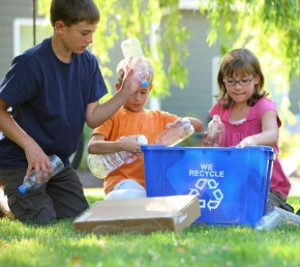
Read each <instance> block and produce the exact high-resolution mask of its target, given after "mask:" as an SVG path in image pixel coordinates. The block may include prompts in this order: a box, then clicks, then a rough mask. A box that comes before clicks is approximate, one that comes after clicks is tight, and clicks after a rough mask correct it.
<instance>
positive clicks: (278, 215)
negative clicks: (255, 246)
mask: <svg viewBox="0 0 300 267" xmlns="http://www.w3.org/2000/svg"><path fill="white" fill-rule="evenodd" d="M283 224H294V225H299V224H300V216H299V215H296V214H294V213H292V212H289V211H286V210H283V209H281V208H278V207H273V209H271V210H269V212H267V214H266V215H265V216H263V217H262V218H261V219H260V221H259V222H258V223H257V225H256V226H255V230H257V231H263V230H265V231H269V230H273V229H275V228H277V227H279V226H281V225H283Z"/></svg>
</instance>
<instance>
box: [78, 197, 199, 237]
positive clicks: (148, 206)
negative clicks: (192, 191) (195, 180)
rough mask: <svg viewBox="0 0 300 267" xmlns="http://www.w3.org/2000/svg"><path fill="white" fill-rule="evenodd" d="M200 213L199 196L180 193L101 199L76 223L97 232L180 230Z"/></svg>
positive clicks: (86, 229) (82, 229)
mask: <svg viewBox="0 0 300 267" xmlns="http://www.w3.org/2000/svg"><path fill="white" fill-rule="evenodd" d="M199 216H200V206H199V201H198V198H197V196H191V195H179V196H167V197H150V198H135V199H117V200H105V201H98V202H96V203H95V204H94V205H93V206H91V207H90V208H89V209H88V210H86V211H85V212H83V213H82V214H81V215H80V216H78V217H77V218H75V220H74V222H73V226H74V229H76V230H78V231H81V232H93V233H95V234H113V233H122V232H133V233H151V232H154V231H174V232H180V231H182V230H184V229H185V228H186V227H188V226H190V225H191V224H192V223H193V222H194V221H195V220H196V219H197V218H198V217H199Z"/></svg>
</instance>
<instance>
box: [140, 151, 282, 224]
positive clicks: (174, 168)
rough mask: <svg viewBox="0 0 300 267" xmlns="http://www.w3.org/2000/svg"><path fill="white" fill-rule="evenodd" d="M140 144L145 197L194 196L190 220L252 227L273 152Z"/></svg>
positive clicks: (261, 207)
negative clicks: (195, 202) (196, 212)
mask: <svg viewBox="0 0 300 267" xmlns="http://www.w3.org/2000/svg"><path fill="white" fill-rule="evenodd" d="M141 148H142V151H143V155H144V165H145V179H146V190H147V196H148V197H155V196H170V195H183V194H189V195H197V196H198V199H199V205H200V212H201V215H200V217H199V218H198V219H197V220H196V221H195V223H204V224H207V225H212V224H214V225H249V226H252V227H254V226H255V224H256V223H257V222H258V221H259V220H260V219H261V217H262V216H263V215H264V214H265V211H266V206H267V197H268V192H269V184H270V177H271V173H272V167H273V161H274V159H275V155H276V152H275V150H273V149H272V148H271V147H268V146H249V147H244V148H236V147H228V148H212V147H206V148H203V147H166V146H162V145H146V146H142V147H141Z"/></svg>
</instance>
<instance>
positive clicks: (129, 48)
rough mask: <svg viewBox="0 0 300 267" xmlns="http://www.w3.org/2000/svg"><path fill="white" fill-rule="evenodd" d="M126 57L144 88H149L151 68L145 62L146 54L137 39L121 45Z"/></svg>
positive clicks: (127, 40)
mask: <svg viewBox="0 0 300 267" xmlns="http://www.w3.org/2000/svg"><path fill="white" fill-rule="evenodd" d="M121 48H122V52H123V55H124V57H125V58H126V59H127V60H128V65H129V66H130V67H131V68H132V69H133V71H134V74H133V77H135V78H136V79H137V80H138V81H139V82H140V83H141V86H142V87H147V86H148V85H149V82H148V81H147V78H148V76H149V68H148V65H147V62H146V61H145V57H144V53H143V50H142V48H141V45H140V42H139V41H138V39H137V38H129V39H126V40H124V41H123V42H122V43H121Z"/></svg>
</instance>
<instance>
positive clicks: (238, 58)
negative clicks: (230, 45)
mask: <svg viewBox="0 0 300 267" xmlns="http://www.w3.org/2000/svg"><path fill="white" fill-rule="evenodd" d="M234 74H239V75H241V76H243V75H249V74H252V75H253V76H255V75H259V77H260V80H259V83H258V84H257V85H255V87H254V92H253V95H252V96H251V97H250V99H248V101H247V103H248V105H249V106H254V105H255V103H256V102H257V101H258V100H259V99H260V98H262V97H264V96H266V95H267V94H268V93H267V92H266V91H264V90H263V86H264V75H263V73H262V70H261V67H260V63H259V60H258V59H257V57H256V56H255V55H254V54H253V53H252V52H251V51H250V50H248V49H245V48H241V49H234V50H232V51H231V52H229V53H228V54H226V55H225V56H224V58H223V61H222V63H221V66H220V69H219V73H218V77H217V81H218V86H219V95H218V96H217V100H219V101H220V103H221V105H222V107H223V108H229V107H230V106H231V105H232V103H233V100H232V99H231V97H230V96H229V95H228V94H227V90H226V86H225V84H224V81H223V80H224V78H225V77H233V75H234Z"/></svg>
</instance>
